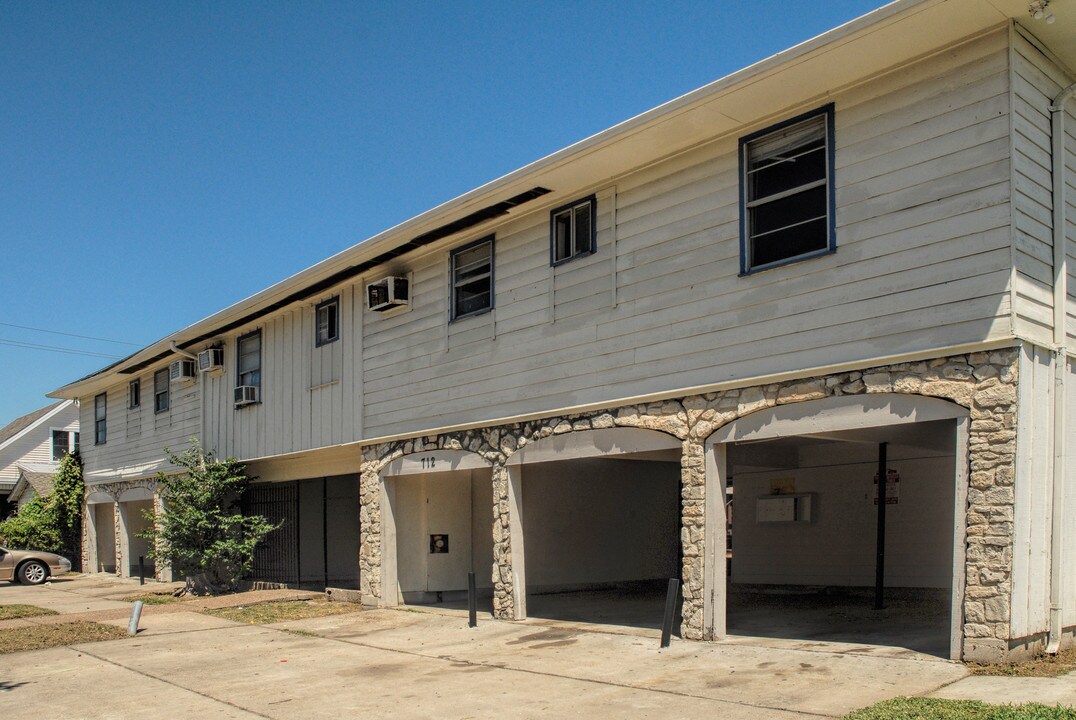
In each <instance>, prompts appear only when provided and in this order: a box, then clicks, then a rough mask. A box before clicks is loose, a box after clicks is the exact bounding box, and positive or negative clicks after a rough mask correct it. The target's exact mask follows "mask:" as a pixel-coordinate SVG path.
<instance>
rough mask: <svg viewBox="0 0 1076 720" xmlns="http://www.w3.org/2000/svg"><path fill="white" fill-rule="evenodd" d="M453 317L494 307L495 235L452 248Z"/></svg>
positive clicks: (454, 318) (462, 316)
mask: <svg viewBox="0 0 1076 720" xmlns="http://www.w3.org/2000/svg"><path fill="white" fill-rule="evenodd" d="M451 258H452V259H451V265H452V268H451V281H452V319H453V320H459V319H460V318H465V317H470V316H471V315H478V314H480V313H484V312H488V311H490V310H492V309H493V236H492V235H490V236H489V237H485V238H482V239H481V240H477V241H475V242H473V243H470V244H469V245H464V246H463V247H461V248H457V249H455V250H453V251H452V255H451Z"/></svg>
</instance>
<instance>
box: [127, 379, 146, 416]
mask: <svg viewBox="0 0 1076 720" xmlns="http://www.w3.org/2000/svg"><path fill="white" fill-rule="evenodd" d="M141 404H142V381H141V380H132V381H131V382H130V383H128V385H127V407H129V408H132V409H133V408H136V407H138V406H139V405H141Z"/></svg>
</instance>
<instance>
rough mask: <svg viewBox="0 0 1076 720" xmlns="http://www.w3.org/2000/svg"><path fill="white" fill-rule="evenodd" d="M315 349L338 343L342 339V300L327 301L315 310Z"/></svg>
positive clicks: (336, 298) (335, 298)
mask: <svg viewBox="0 0 1076 720" xmlns="http://www.w3.org/2000/svg"><path fill="white" fill-rule="evenodd" d="M314 328H315V330H314V333H315V337H314V347H321V346H322V345H328V344H329V343H331V342H336V340H337V339H338V338H339V337H340V298H338V297H334V298H332V299H331V300H326V301H325V302H323V303H320V304H319V305H317V306H316V307H315V308H314Z"/></svg>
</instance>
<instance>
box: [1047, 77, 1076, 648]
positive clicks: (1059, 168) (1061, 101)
mask: <svg viewBox="0 0 1076 720" xmlns="http://www.w3.org/2000/svg"><path fill="white" fill-rule="evenodd" d="M1074 90H1076V83H1073V84H1072V85H1069V86H1068V87H1067V88H1065V89H1064V90H1062V91H1061V92H1060V93H1058V95H1057V97H1055V98H1054V100H1053V102H1052V103H1051V104H1050V125H1051V128H1050V132H1051V136H1052V137H1051V143H1052V148H1051V155H1052V158H1051V160H1052V175H1053V202H1052V204H1053V226H1054V228H1053V244H1054V297H1053V301H1054V323H1053V324H1054V388H1053V390H1054V407H1053V414H1054V418H1053V420H1054V433H1053V445H1054V448H1053V449H1054V454H1053V460H1054V467H1053V498H1052V504H1051V507H1050V637H1049V640H1048V642H1047V645H1046V652H1048V653H1051V654H1053V653H1056V652H1057V651H1058V650H1059V649H1060V648H1061V624H1062V616H1061V613H1062V602H1063V598H1062V590H1063V586H1062V574H1063V571H1064V563H1063V556H1062V553H1063V552H1064V542H1063V539H1064V538H1063V536H1064V515H1065V470H1066V467H1065V466H1066V461H1067V459H1068V458H1067V455H1068V453H1067V451H1066V449H1065V414H1066V399H1067V398H1066V390H1065V379H1066V375H1067V374H1068V353H1067V350H1066V348H1065V345H1066V342H1067V337H1068V335H1067V332H1066V328H1067V320H1066V318H1067V311H1068V260H1067V253H1066V250H1067V248H1066V240H1065V202H1066V201H1065V112H1064V108H1065V101H1066V100H1067V99H1068V98H1070V97H1071V96H1072V93H1073V91H1074Z"/></svg>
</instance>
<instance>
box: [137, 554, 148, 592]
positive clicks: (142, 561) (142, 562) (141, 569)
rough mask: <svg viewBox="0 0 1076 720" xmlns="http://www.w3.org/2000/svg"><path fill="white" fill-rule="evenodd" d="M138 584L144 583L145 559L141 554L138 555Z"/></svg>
mask: <svg viewBox="0 0 1076 720" xmlns="http://www.w3.org/2000/svg"><path fill="white" fill-rule="evenodd" d="M138 584H139V585H145V584H146V559H145V558H144V557H142V556H141V555H139V556H138Z"/></svg>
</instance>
